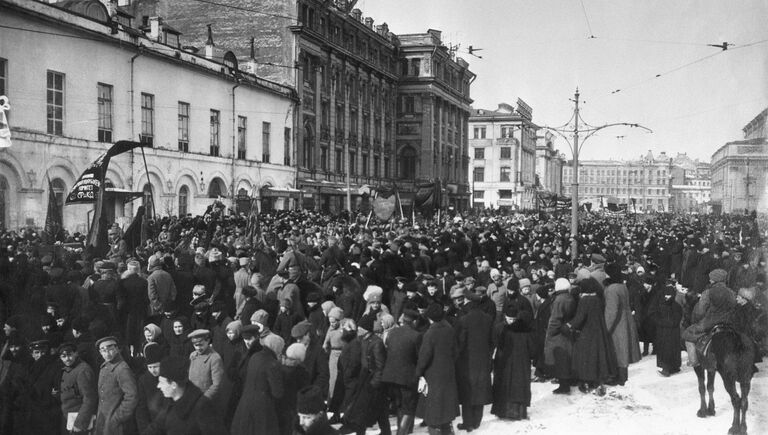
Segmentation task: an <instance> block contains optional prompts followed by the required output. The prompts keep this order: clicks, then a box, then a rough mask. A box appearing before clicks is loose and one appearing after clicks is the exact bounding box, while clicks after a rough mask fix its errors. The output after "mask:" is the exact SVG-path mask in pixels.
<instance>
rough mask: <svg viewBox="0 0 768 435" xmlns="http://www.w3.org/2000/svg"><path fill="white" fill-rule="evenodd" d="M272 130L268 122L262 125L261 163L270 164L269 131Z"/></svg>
mask: <svg viewBox="0 0 768 435" xmlns="http://www.w3.org/2000/svg"><path fill="white" fill-rule="evenodd" d="M270 128H271V126H270V124H269V123H268V122H262V123H261V161H262V162H264V163H269V149H270V148H269V129H270Z"/></svg>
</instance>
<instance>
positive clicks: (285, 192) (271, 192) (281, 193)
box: [261, 186, 301, 198]
mask: <svg viewBox="0 0 768 435" xmlns="http://www.w3.org/2000/svg"><path fill="white" fill-rule="evenodd" d="M299 194H301V191H300V190H299V189H294V188H293V187H283V188H278V187H272V186H269V187H266V188H263V189H261V197H262V198H264V197H281V198H298V197H299Z"/></svg>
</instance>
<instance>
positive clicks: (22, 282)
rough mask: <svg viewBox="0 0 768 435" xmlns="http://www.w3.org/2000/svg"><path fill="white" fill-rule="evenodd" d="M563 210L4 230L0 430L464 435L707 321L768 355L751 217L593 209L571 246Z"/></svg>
mask: <svg viewBox="0 0 768 435" xmlns="http://www.w3.org/2000/svg"><path fill="white" fill-rule="evenodd" d="M568 218H569V217H558V216H548V215H543V214H511V215H504V214H500V213H492V212H491V213H484V214H480V215H462V214H458V213H445V214H443V216H442V221H439V222H437V221H435V220H432V221H425V222H419V223H416V224H413V223H410V222H407V221H405V220H402V221H398V220H393V221H391V222H377V221H376V220H375V219H373V220H372V221H369V220H368V219H367V218H366V216H359V217H358V218H357V219H355V218H352V219H349V216H348V215H344V216H329V215H322V214H318V213H314V212H309V211H290V212H272V213H264V214H261V215H260V216H259V218H258V222H254V221H251V222H249V221H248V220H247V219H246V218H245V217H244V216H235V215H230V216H228V215H224V214H220V213H211V214H206V215H205V216H198V217H185V218H182V219H179V218H175V217H165V218H160V219H156V220H154V221H150V222H148V224H147V225H146V228H144V232H145V237H144V239H145V240H143V242H142V243H141V244H139V245H138V246H133V243H131V241H130V240H127V237H125V235H124V234H123V233H122V232H121V230H120V229H119V228H117V227H116V226H115V227H112V228H111V229H110V230H109V238H110V246H109V250H108V252H106V253H104V254H103V255H95V254H94V252H93V251H92V250H89V249H83V246H82V242H83V239H84V237H82V236H81V235H79V234H73V235H67V236H66V239H65V240H64V241H63V242H64V243H57V244H55V245H45V244H43V243H41V241H40V238H39V237H38V235H37V234H36V233H35V232H34V231H32V230H27V231H20V232H5V233H3V234H2V235H0V246H2V247H3V249H2V252H0V304H1V306H0V321H1V322H2V324H3V325H4V334H2V340H1V341H0V343H1V346H2V350H1V351H0V352H2V353H1V354H0V361H1V364H2V365H0V433H29V434H47V433H95V434H109V435H112V434H135V433H141V434H194V433H203V434H208V433H211V434H213V433H216V434H223V433H232V434H293V433H308V434H324V433H337V431H338V432H341V433H364V432H365V430H366V428H369V427H372V426H375V425H378V426H379V428H380V430H381V433H383V434H388V433H391V428H390V422H391V418H392V416H394V421H395V424H396V426H397V433H398V434H407V433H410V432H411V431H412V430H413V427H414V424H422V425H424V426H427V428H428V430H429V432H430V433H435V434H438V433H445V434H447V433H452V432H453V422H454V420H455V419H456V418H457V417H459V416H461V423H459V424H458V429H460V430H465V431H468V432H471V431H473V430H475V429H477V428H478V427H479V426H480V424H481V421H482V418H483V410H484V407H485V406H486V405H489V404H490V405H491V408H490V412H491V413H492V414H494V415H496V416H498V417H499V418H502V419H509V420H522V419H527V418H528V408H529V406H530V404H531V382H552V383H555V384H557V387H556V389H555V390H554V391H553V393H555V394H570V393H571V390H572V387H577V388H578V390H579V391H581V392H582V393H590V392H594V393H596V394H604V392H605V388H606V386H611V385H624V384H625V383H626V382H628V381H629V379H628V366H629V365H630V364H633V363H635V362H637V361H639V360H641V358H642V357H644V356H647V355H649V353H652V354H655V357H656V361H657V366H658V369H659V374H660V375H662V376H671V375H674V374H675V373H677V372H679V371H680V369H681V366H682V361H681V349H682V348H683V346H684V341H689V342H691V343H693V344H695V342H696V341H697V340H698V339H699V338H700V337H701V336H704V335H706V333H707V331H708V329H709V328H711V326H712V325H713V324H714V322H715V320H716V321H717V322H733V323H738V324H739V325H741V328H742V330H743V331H745V332H747V333H749V334H751V335H750V338H751V339H754V340H755V343H756V346H757V347H758V348H761V347H764V345H765V343H764V342H760V340H761V339H762V337H763V336H764V334H763V333H764V332H765V323H766V320H765V319H766V315H765V309H766V292H765V289H766V281H765V270H766V269H765V262H766V258H768V256H766V251H765V248H764V245H763V242H762V240H763V238H762V234H761V232H760V229H759V228H760V227H759V225H758V222H759V219H758V218H756V216H754V215H752V216H749V215H747V216H708V215H702V216H675V215H667V214H659V215H652V216H648V217H641V218H638V217H632V216H616V217H608V216H600V215H592V214H585V215H583V216H582V222H581V226H580V234H579V235H578V236H577V237H576V239H577V241H578V245H579V251H578V252H576V253H573V252H571V242H572V238H571V235H570V233H569V224H570V222H569V221H567V219H568ZM147 235H148V236H147ZM722 289H725V290H727V292H726V291H725V290H722ZM702 295H705V297H704V299H706V300H707V304H706V307H703V308H702V306H703V304H699V305H697V304H696V303H697V301H698V300H699V299H700V298H702ZM710 295H711V296H712V297H710ZM729 295H730V296H729ZM697 307H698V308H697ZM732 319H739V321H738V322H736V321H733V320H732ZM755 325H757V326H755ZM761 328H762V329H761ZM683 339H684V340H683ZM763 341H764V340H763ZM689 350H690V351H691V352H693V348H690V347H689ZM688 362H689V364H696V363H697V362H696V359H695V358H694V357H691V356H689V359H688ZM329 416H330V418H329ZM416 418H419V419H420V422H419V423H415V421H414V420H415V419H416ZM339 425H340V426H339ZM335 428H336V429H335Z"/></svg>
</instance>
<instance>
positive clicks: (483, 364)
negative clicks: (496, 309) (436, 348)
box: [455, 305, 493, 405]
mask: <svg viewBox="0 0 768 435" xmlns="http://www.w3.org/2000/svg"><path fill="white" fill-rule="evenodd" d="M455 328H456V345H457V346H456V347H457V349H458V353H459V357H458V360H456V383H457V386H458V390H459V401H460V402H461V404H462V405H487V404H489V403H491V355H492V354H493V317H491V316H489V315H488V314H485V313H484V312H483V311H482V310H481V309H480V307H479V306H475V305H473V306H472V308H471V309H470V311H469V312H468V313H467V314H465V315H464V316H461V317H459V320H458V322H456V325H455Z"/></svg>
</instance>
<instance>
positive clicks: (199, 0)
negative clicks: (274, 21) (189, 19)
mask: <svg viewBox="0 0 768 435" xmlns="http://www.w3.org/2000/svg"><path fill="white" fill-rule="evenodd" d="M192 1H196V2H198V3H206V4H209V5H214V6H222V7H225V8H231V9H236V10H238V11H243V12H253V13H255V14H259V15H264V16H267V17H274V18H284V19H286V20H292V21H296V22H298V20H299V18H298V17H292V16H290V15H282V14H276V13H273V12H264V11H260V10H258V9H252V8H246V7H243V6H236V5H233V4H227V3H220V2H215V1H212V0H192Z"/></svg>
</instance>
